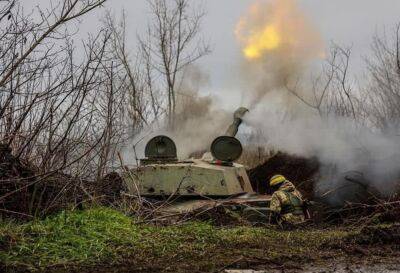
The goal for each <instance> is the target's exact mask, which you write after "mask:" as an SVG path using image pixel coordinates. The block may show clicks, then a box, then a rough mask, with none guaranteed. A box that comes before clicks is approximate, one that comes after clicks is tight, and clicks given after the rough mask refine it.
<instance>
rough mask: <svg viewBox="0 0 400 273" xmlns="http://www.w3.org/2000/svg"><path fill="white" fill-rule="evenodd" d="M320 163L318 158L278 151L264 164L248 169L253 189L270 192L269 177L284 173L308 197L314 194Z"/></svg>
mask: <svg viewBox="0 0 400 273" xmlns="http://www.w3.org/2000/svg"><path fill="white" fill-rule="evenodd" d="M319 167H320V164H319V162H318V160H317V159H316V158H305V157H300V156H296V155H289V154H286V153H278V154H276V155H274V156H273V157H271V158H269V159H268V160H267V161H266V162H264V163H263V164H261V165H259V166H257V167H255V168H253V169H251V170H249V171H248V175H249V178H250V181H251V184H252V186H253V189H254V190H255V191H256V192H258V193H261V194H265V193H266V194H270V193H271V189H270V187H269V183H268V181H269V179H270V178H271V177H272V176H274V175H276V174H281V175H284V176H285V177H286V178H287V179H289V180H290V181H291V182H293V183H294V184H295V186H296V187H297V188H298V189H299V190H300V191H301V192H302V193H303V195H304V196H305V197H306V198H307V199H311V198H312V196H313V190H314V182H315V180H314V179H315V176H316V175H317V174H318V170H319Z"/></svg>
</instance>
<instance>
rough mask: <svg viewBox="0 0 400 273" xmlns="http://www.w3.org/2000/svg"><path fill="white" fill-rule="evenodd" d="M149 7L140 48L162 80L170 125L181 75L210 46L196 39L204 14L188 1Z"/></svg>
mask: <svg viewBox="0 0 400 273" xmlns="http://www.w3.org/2000/svg"><path fill="white" fill-rule="evenodd" d="M149 4H150V7H151V12H152V15H153V22H152V23H151V24H149V26H148V30H147V36H146V38H141V39H140V44H141V47H142V50H143V52H144V56H147V58H148V60H149V61H151V65H152V68H153V69H155V70H156V71H157V72H158V73H160V74H161V75H162V77H163V78H162V79H163V81H164V86H165V89H166V91H167V98H168V99H167V113H168V117H169V121H170V125H172V121H173V116H174V114H175V110H176V96H177V92H178V90H177V89H178V84H177V83H178V82H179V75H180V73H181V72H182V71H183V70H184V69H185V67H187V66H188V65H190V64H192V63H193V62H195V61H196V60H198V59H199V58H201V57H202V56H204V55H206V54H208V53H209V52H210V48H209V46H208V45H207V44H206V43H204V41H203V40H202V39H200V38H198V36H199V32H200V27H201V22H202V19H203V17H204V14H205V13H204V10H203V9H202V8H201V7H199V8H195V9H193V10H192V11H191V10H190V5H189V1H188V0H174V1H167V0H149Z"/></svg>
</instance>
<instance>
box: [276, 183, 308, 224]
mask: <svg viewBox="0 0 400 273" xmlns="http://www.w3.org/2000/svg"><path fill="white" fill-rule="evenodd" d="M269 184H270V186H271V188H272V190H274V193H273V195H272V198H271V204H270V211H271V212H272V214H273V215H275V216H276V218H277V221H278V224H279V225H281V226H282V225H283V226H285V225H289V226H290V225H295V224H299V223H302V222H304V218H305V217H304V212H303V205H304V201H303V197H302V196H301V193H300V192H299V191H298V190H296V188H295V186H294V185H293V184H292V183H291V182H290V181H289V180H287V179H286V178H285V177H284V176H283V175H274V176H273V177H272V178H271V180H270V183H269Z"/></svg>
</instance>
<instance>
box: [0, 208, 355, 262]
mask: <svg viewBox="0 0 400 273" xmlns="http://www.w3.org/2000/svg"><path fill="white" fill-rule="evenodd" d="M347 234H348V233H347V232H346V231H338V230H308V231H307V230H306V231H285V232H283V231H278V230H275V229H267V228H252V227H236V228H229V229H228V228H217V227H214V226H212V225H211V224H209V223H202V222H201V223H199V222H191V223H187V224H184V225H182V226H169V227H155V226H150V225H135V224H134V223H133V219H132V218H129V217H127V216H125V215H124V214H122V213H121V212H118V211H115V210H112V209H109V208H93V209H88V210H85V211H74V212H68V211H66V212H62V213H60V214H58V215H56V216H53V217H49V218H47V219H45V220H42V221H35V222H31V223H26V224H15V223H4V222H3V223H1V224H0V251H1V252H0V262H1V263H2V264H5V265H7V266H16V267H18V266H23V267H26V268H29V269H40V268H47V267H49V266H55V265H78V266H80V265H95V264H99V263H103V264H107V265H110V264H115V263H120V262H126V261H127V260H129V261H130V262H131V263H134V264H135V266H137V267H141V268H153V269H154V268H157V267H160V268H164V269H165V268H171V270H173V269H176V268H179V267H185V266H188V267H189V266H193V264H195V265H196V266H197V267H198V268H199V270H200V269H201V270H211V269H212V268H215V267H218V266H220V265H223V264H227V263H229V262H232V261H234V260H235V259H237V257H239V256H246V255H247V256H252V257H260V258H265V257H268V258H269V259H278V260H279V259H282V258H284V257H294V256H298V257H301V256H304V255H310V254H311V253H315V252H317V251H319V248H320V246H321V245H324V244H326V243H329V242H333V241H338V240H341V239H342V238H344V237H345V236H347ZM128 257H129V259H127V258H128Z"/></svg>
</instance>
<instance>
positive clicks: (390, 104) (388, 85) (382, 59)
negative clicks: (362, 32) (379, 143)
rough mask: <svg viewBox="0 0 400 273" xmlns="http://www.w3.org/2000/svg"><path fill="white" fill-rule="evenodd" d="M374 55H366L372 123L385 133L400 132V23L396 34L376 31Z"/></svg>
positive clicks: (366, 94)
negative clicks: (368, 56)
mask: <svg viewBox="0 0 400 273" xmlns="http://www.w3.org/2000/svg"><path fill="white" fill-rule="evenodd" d="M372 52H373V56H372V57H370V58H366V62H367V67H368V72H369V73H368V74H369V85H368V87H367V88H366V89H365V90H364V92H365V93H364V95H365V96H366V97H367V98H368V101H369V104H368V107H369V109H368V110H369V117H370V121H371V124H372V125H373V126H375V127H376V128H378V129H379V130H381V131H383V132H386V133H389V132H390V133H395V134H399V133H400V122H399V121H400V53H399V52H400V24H398V25H397V26H396V28H395V29H394V31H393V35H390V36H388V35H387V34H386V33H385V32H384V33H383V34H382V35H378V34H376V35H375V37H374V39H373V43H372Z"/></svg>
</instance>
